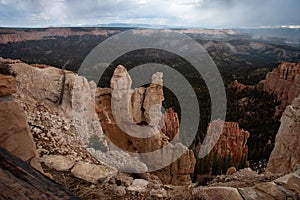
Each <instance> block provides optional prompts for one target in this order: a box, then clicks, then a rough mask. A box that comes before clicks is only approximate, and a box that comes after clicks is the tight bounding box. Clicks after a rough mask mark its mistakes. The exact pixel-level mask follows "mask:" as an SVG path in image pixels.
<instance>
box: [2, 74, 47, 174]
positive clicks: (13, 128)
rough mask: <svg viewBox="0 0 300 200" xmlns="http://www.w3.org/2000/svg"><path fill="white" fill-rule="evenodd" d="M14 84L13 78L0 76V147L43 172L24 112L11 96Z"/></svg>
mask: <svg viewBox="0 0 300 200" xmlns="http://www.w3.org/2000/svg"><path fill="white" fill-rule="evenodd" d="M15 84H16V81H15V78H14V77H13V76H4V75H0V85H1V86H0V94H1V95H0V146H1V147H3V148H5V149H6V150H7V151H9V152H11V153H13V154H14V155H16V156H17V157H19V158H21V159H22V160H24V161H26V162H28V163H29V164H30V165H31V166H32V167H34V168H36V169H37V170H39V171H41V172H43V170H42V167H41V164H40V161H39V157H38V154H37V152H36V147H35V144H34V142H33V138H32V135H31V132H30V129H29V126H28V124H27V119H26V116H25V112H24V110H23V108H22V107H21V105H20V104H19V103H18V102H16V101H15V100H14V99H13V97H12V96H11V95H12V94H13V93H14V92H15V90H16V89H15V88H16V85H15Z"/></svg>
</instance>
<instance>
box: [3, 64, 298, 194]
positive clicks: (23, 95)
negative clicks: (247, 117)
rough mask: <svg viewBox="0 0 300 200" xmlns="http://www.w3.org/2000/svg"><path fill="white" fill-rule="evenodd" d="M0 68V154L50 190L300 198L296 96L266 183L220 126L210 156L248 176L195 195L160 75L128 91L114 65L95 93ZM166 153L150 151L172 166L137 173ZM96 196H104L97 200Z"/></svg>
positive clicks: (66, 80) (78, 84)
mask: <svg viewBox="0 0 300 200" xmlns="http://www.w3.org/2000/svg"><path fill="white" fill-rule="evenodd" d="M0 61H1V67H0V68H1V69H0V71H1V72H2V73H3V72H5V75H1V76H0V78H1V79H0V94H1V95H0V96H1V97H0V104H2V105H3V106H2V105H1V107H0V109H1V115H0V121H1V124H5V125H4V126H1V128H0V133H1V137H0V145H1V147H4V148H6V149H7V150H8V151H10V152H11V153H13V154H14V155H16V156H18V157H20V158H21V159H23V160H24V161H26V162H29V164H30V165H31V166H33V167H34V168H36V169H37V170H40V171H41V172H42V173H45V174H47V173H50V174H51V175H49V174H47V175H48V176H49V177H52V178H53V179H54V180H55V181H58V182H60V183H61V184H63V181H65V183H64V185H65V186H66V187H67V188H68V189H70V190H72V191H75V190H74V185H76V184H79V185H80V186H79V187H81V191H83V190H88V191H90V193H89V194H87V193H85V194H83V193H80V191H75V192H77V194H78V195H90V196H85V198H92V196H91V195H95V196H94V197H98V198H105V197H108V196H109V195H112V196H113V197H114V198H121V197H124V196H125V195H129V196H130V197H132V198H141V199H143V198H147V197H150V196H151V197H153V198H171V199H172V198H174V199H176V197H177V198H181V199H188V198H190V199H192V198H212V199H214V198H220V197H222V198H223V197H224V198H229V197H230V198H231V199H251V198H253V197H255V198H269V199H275V198H277V197H280V198H286V197H288V196H289V197H291V198H295V199H296V198H297V197H298V196H297V195H299V191H300V188H299V185H300V177H299V176H300V172H299V162H300V161H299V157H300V156H299V154H298V153H299V150H298V145H297V144H298V143H299V137H298V135H299V123H298V121H299V120H298V118H299V101H300V97H298V98H294V99H293V101H292V104H291V105H290V106H287V107H286V109H285V112H284V114H283V116H282V117H281V126H280V129H279V132H278V134H277V136H276V141H275V148H274V150H273V152H272V154H271V157H270V161H269V163H268V167H267V172H266V173H265V174H257V173H255V172H254V171H252V170H251V169H250V168H247V166H246V161H247V159H248V158H247V155H248V146H247V140H248V138H249V137H250V135H251V132H250V133H249V132H248V131H246V130H243V129H242V128H240V127H239V123H238V122H225V123H224V128H223V132H222V134H221V135H220V138H219V139H218V141H217V143H216V145H215V146H214V148H213V150H212V152H211V153H210V154H209V157H212V158H213V157H219V158H221V159H224V158H225V157H229V158H230V160H231V161H230V162H229V163H230V166H229V165H228V166H227V167H232V166H236V165H241V166H242V165H243V166H244V167H246V168H245V169H241V170H239V171H237V172H232V173H230V174H228V175H220V176H216V177H214V178H215V179H214V181H212V183H211V185H209V186H198V185H195V184H194V183H192V182H191V180H192V179H191V176H190V174H192V173H193V172H194V170H195V164H196V158H195V155H194V152H193V151H192V150H189V149H188V147H185V146H183V145H182V144H180V143H179V140H178V139H179V137H180V134H181V133H180V132H179V126H180V119H179V116H178V114H177V113H176V112H175V111H174V110H173V109H172V108H167V109H165V111H164V112H162V111H161V110H162V102H163V100H164V98H165V97H164V93H163V74H162V73H159V72H157V73H154V74H153V76H152V82H151V83H150V85H149V86H147V87H139V88H131V84H132V80H131V77H130V76H129V74H128V72H127V70H126V68H125V67H123V66H118V67H116V69H115V70H114V73H113V76H112V78H111V81H110V88H99V87H97V86H96V84H95V83H94V82H92V81H91V82H88V81H87V80H86V79H85V78H84V77H80V76H78V75H77V74H75V73H73V72H70V71H67V70H62V69H57V68H54V67H51V66H46V65H41V64H38V65H29V64H26V63H23V62H22V61H19V60H11V59H0ZM295 66H297V65H295ZM292 71H293V70H292ZM294 71H295V70H294ZM295 77H296V76H294V78H293V79H292V80H294V79H295ZM268 80H269V79H268V77H267V81H268ZM297 80H298V79H297ZM267 81H266V82H267ZM292 85H294V82H293V83H292ZM292 87H293V88H294V86H292ZM289 91H291V90H289ZM296 91H298V90H296ZM291 94H293V95H294V93H291ZM293 95H291V96H292V97H293ZM295 96H297V95H295ZM298 96H299V93H298ZM284 98H286V97H284ZM210 127H211V125H209V127H208V132H209V131H210V130H211V128H210ZM11 130H13V131H11ZM139 130H147V132H146V134H145V135H144V136H147V137H146V138H138V137H136V136H137V135H134V134H138V133H139ZM149 136H151V137H149ZM106 137H107V138H106ZM7 138H8V139H7ZM25 141H26V142H25ZM25 144H26V145H25ZM23 145H25V146H23ZM16 147H18V148H16ZM164 147H168V149H167V151H164V150H161V151H158V152H159V153H160V154H161V157H162V156H165V155H167V157H162V158H167V159H166V160H170V159H171V158H172V157H176V156H178V159H176V160H175V161H174V162H172V163H171V164H169V165H167V166H166V167H163V168H161V169H159V170H152V171H151V172H150V173H145V172H147V170H149V169H155V168H154V167H153V166H152V165H162V164H165V162H163V161H162V160H161V159H157V157H153V155H148V154H143V153H148V152H153V151H155V150H159V149H162V148H164ZM289 147H292V148H289ZM20 152H22V153H20ZM25 152H29V153H28V154H27V153H25ZM179 152H180V153H181V152H184V153H183V154H180V153H179ZM27 155H28V156H27ZM179 155H180V156H179ZM287 155H288V156H287ZM112 161H113V162H112ZM282 163H284V164H282ZM278 165H280V167H276V166H278ZM118 166H119V168H118ZM120 166H121V167H122V168H120ZM122 171H125V172H126V171H127V173H124V172H122ZM134 172H141V173H134ZM223 173H225V172H224V171H223ZM132 174H133V175H132ZM284 174H286V175H285V176H283V175H284ZM63 177H64V178H63ZM79 180H80V181H79ZM169 184H170V185H169ZM176 185H181V186H176ZM88 188H89V189H88ZM101 188H102V189H101ZM97 190H104V191H105V192H107V193H109V195H108V196H105V195H107V194H105V192H103V193H101V192H98V193H97V194H96V191H97ZM97 195H99V196H97Z"/></svg>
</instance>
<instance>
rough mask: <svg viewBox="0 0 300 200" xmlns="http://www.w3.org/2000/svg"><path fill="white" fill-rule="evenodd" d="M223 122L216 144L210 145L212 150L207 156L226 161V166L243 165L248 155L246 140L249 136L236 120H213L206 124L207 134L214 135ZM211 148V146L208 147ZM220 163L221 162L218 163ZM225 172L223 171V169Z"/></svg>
mask: <svg viewBox="0 0 300 200" xmlns="http://www.w3.org/2000/svg"><path fill="white" fill-rule="evenodd" d="M221 124H223V131H222V133H221V135H220V137H219V138H215V140H217V142H216V144H215V145H214V146H213V147H212V151H211V152H210V153H209V155H208V157H210V158H211V159H214V158H215V157H218V158H220V159H222V160H223V161H224V162H225V160H226V162H228V163H227V164H228V165H231V166H227V167H232V166H237V165H238V166H244V165H245V164H246V161H247V156H248V146H247V140H248V138H249V136H250V133H249V132H248V131H245V130H243V129H240V128H239V124H238V123H237V122H223V121H218V120H216V121H214V122H213V123H210V124H209V125H208V129H207V136H211V137H216V136H215V135H216V134H214V133H215V132H216V131H218V129H219V128H220V126H221ZM210 148H211V147H210ZM219 164H221V163H219ZM224 173H225V171H224Z"/></svg>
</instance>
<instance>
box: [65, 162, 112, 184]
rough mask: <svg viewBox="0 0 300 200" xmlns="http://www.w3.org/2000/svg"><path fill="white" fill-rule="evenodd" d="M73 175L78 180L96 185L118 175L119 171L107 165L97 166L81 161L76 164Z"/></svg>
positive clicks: (72, 171)
mask: <svg viewBox="0 0 300 200" xmlns="http://www.w3.org/2000/svg"><path fill="white" fill-rule="evenodd" d="M71 173H72V174H73V175H74V176H75V177H77V178H80V179H83V180H85V181H88V182H91V183H94V184H96V183H98V181H104V180H106V179H108V178H109V177H111V176H114V175H116V174H117V170H116V169H114V168H112V167H108V166H105V165H96V164H92V163H88V162H84V161H79V162H78V163H76V164H75V166H74V167H73V169H72V170H71Z"/></svg>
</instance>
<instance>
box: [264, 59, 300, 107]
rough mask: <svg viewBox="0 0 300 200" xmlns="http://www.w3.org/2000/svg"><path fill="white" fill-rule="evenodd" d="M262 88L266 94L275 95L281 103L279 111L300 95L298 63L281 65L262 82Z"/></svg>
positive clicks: (299, 67) (299, 68)
mask: <svg viewBox="0 0 300 200" xmlns="http://www.w3.org/2000/svg"><path fill="white" fill-rule="evenodd" d="M262 83H263V85H264V86H263V88H264V90H265V91H267V92H268V93H270V94H271V93H275V94H276V95H277V98H278V100H280V101H281V102H282V105H281V108H280V110H282V111H283V110H284V108H285V107H286V106H287V105H290V104H291V103H292V101H293V100H294V99H295V98H296V97H297V96H298V95H299V94H300V63H288V62H285V63H282V64H280V65H279V66H278V67H277V68H275V69H274V70H273V71H272V72H269V73H268V74H267V76H266V80H264V81H262Z"/></svg>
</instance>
